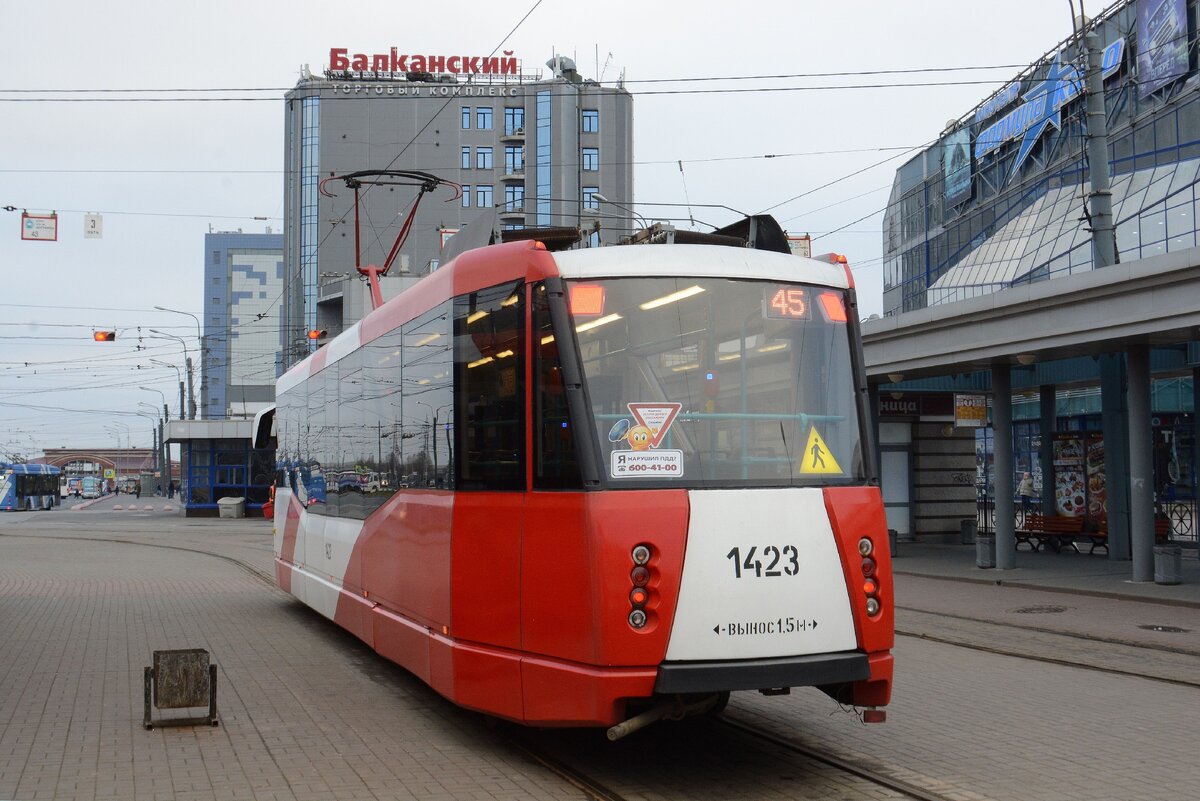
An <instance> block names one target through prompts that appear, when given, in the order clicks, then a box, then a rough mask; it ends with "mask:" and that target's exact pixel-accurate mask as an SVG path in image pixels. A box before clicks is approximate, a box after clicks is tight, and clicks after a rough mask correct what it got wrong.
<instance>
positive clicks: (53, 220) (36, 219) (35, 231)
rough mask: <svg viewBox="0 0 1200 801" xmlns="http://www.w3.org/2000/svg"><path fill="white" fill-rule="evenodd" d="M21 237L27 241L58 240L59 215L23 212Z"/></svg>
mask: <svg viewBox="0 0 1200 801" xmlns="http://www.w3.org/2000/svg"><path fill="white" fill-rule="evenodd" d="M21 239H22V240H24V241H26V242H57V241H58V215H57V214H55V213H53V212H52V213H50V214H30V213H29V212H27V211H23V212H21Z"/></svg>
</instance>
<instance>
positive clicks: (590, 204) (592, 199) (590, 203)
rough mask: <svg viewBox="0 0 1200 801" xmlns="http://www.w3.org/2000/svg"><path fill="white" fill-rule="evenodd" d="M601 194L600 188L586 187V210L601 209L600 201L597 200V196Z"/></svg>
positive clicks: (584, 200)
mask: <svg viewBox="0 0 1200 801" xmlns="http://www.w3.org/2000/svg"><path fill="white" fill-rule="evenodd" d="M599 193H600V187H598V186H585V187H584V188H583V198H582V199H583V207H584V208H585V209H598V208H600V201H599V200H596V195H598V194H599Z"/></svg>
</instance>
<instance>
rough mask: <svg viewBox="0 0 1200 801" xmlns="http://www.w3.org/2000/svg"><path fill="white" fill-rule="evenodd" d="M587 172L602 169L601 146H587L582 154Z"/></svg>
mask: <svg viewBox="0 0 1200 801" xmlns="http://www.w3.org/2000/svg"><path fill="white" fill-rule="evenodd" d="M581 158H582V161H583V169H584V171H585V172H595V171H596V170H598V169H600V148H598V147H585V148H584V149H583V153H582V154H581Z"/></svg>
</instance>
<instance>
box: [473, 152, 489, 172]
mask: <svg viewBox="0 0 1200 801" xmlns="http://www.w3.org/2000/svg"><path fill="white" fill-rule="evenodd" d="M475 167H476V169H480V170H490V169H491V168H492V149H491V148H490V147H477V148H475Z"/></svg>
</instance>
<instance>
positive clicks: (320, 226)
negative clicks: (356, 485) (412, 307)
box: [280, 57, 633, 365]
mask: <svg viewBox="0 0 1200 801" xmlns="http://www.w3.org/2000/svg"><path fill="white" fill-rule="evenodd" d="M556 65H557V66H555V67H553V68H552V69H551V72H550V73H549V74H546V75H543V73H542V71H540V70H538V71H530V72H524V71H523V69H522V71H521V72H520V74H505V75H501V74H487V75H484V74H476V75H469V76H468V75H466V74H461V75H460V74H431V73H418V72H410V73H374V72H370V71H368V72H349V73H348V72H327V73H325V74H324V75H322V76H314V75H306V76H305V77H304V78H303V79H302V80H301V81H300V82H299V83H298V84H297V85H296V87H295V88H294V89H292V90H291V91H290V92H288V93H287V95H286V97H285V103H284V117H285V127H284V158H285V166H286V169H285V174H286V176H287V177H286V181H285V187H286V191H285V195H284V219H285V223H284V231H285V237H284V263H285V265H286V268H285V275H286V276H287V277H288V278H287V281H286V292H285V297H284V301H283V319H282V320H281V321H280V325H281V330H282V334H281V335H282V336H283V338H284V341H285V343H286V345H287V347H286V349H285V361H286V365H291V364H293V363H295V362H296V361H298V360H299V359H300V358H303V357H304V356H306V355H307V354H308V353H309V352H310V351H311V350H312V349H313V348H314V344H313V342H312V341H311V340H309V339H307V336H306V335H307V334H308V333H309V332H312V331H325V332H326V334H327V336H328V337H334V336H336V335H337V334H339V333H340V332H341V331H343V330H345V328H347V327H348V326H350V325H352V324H353V323H354V322H356V321H357V320H359V319H361V317H362V316H364V314H365V313H366V312H367V311H370V306H369V301H368V299H367V298H366V297H365V294H364V293H365V290H364V288H363V287H364V285H363V284H362V283H361V282H360V281H359V280H358V275H357V274H356V273H355V265H356V264H362V265H366V264H375V265H379V266H382V265H383V264H384V262H385V260H386V259H387V258H388V254H389V252H390V250H391V246H392V243H393V241H394V240H395V237H396V234H397V233H398V231H399V229H400V226H401V224H402V223H403V222H404V220H405V219H406V217H407V215H408V213H409V209H410V208H411V206H412V202H413V198H414V197H415V196H416V193H417V192H416V188H415V187H412V186H376V187H369V186H367V185H364V186H363V190H362V193H361V195H362V203H361V207H360V209H359V211H360V217H361V231H360V232H359V236H358V237H356V232H355V230H354V220H355V218H354V192H353V190H351V189H349V188H348V187H347V186H346V185H345V182H344V181H341V180H333V181H327V182H326V183H325V185H324V191H322V190H321V186H320V181H322V180H327V179H329V178H330V176H338V175H344V174H346V173H351V172H356V171H359V170H368V169H389V170H417V171H421V172H426V173H432V174H434V175H436V176H437V177H438V178H441V179H443V180H446V181H450V182H453V183H456V184H458V185H459V186H461V187H462V189H463V194H462V196H461V198H458V199H455V198H454V196H453V195H452V194H451V191H452V190H451V189H450V188H448V187H442V188H440V189H438V190H436V191H435V192H434V193H433V194H431V195H430V196H429V197H427V198H425V199H424V200H422V202H421V204H420V206H419V207H418V209H417V212H416V215H415V217H414V218H413V220H412V227H411V231H410V234H409V237H408V239H407V241H406V242H405V243H404V245H403V246H402V247H401V248H400V249H399V251H398V252H397V254H396V257H395V260H394V263H393V266H392V268H391V270H390V272H389V275H388V278H387V280H386V281H385V284H384V286H383V295H384V298H385V299H387V298H389V297H391V296H392V295H394V294H396V293H397V292H399V291H402V289H403V286H405V285H407V283H411V282H413V281H415V280H416V278H417V277H419V276H420V275H422V274H424V273H426V272H428V271H430V270H432V269H436V267H437V266H438V264H439V263H440V261H441V255H442V247H443V245H444V244H445V242H446V240H447V239H448V238H449V237H450V236H451V235H452V234H453V233H455V232H457V231H459V230H461V229H463V228H464V227H467V226H469V225H471V224H473V223H474V221H476V220H483V219H488V220H490V219H492V216H493V214H495V216H496V219H497V221H498V222H497V224H498V225H499V226H500V227H502V228H505V229H522V228H525V227H526V226H530V227H532V226H566V227H578V228H585V227H591V226H592V225H593V224H594V223H596V222H597V221H599V222H600V223H601V225H602V230H601V235H602V236H603V238H604V241H605V242H609V243H611V242H615V241H617V240H618V239H619V238H620V237H621V236H623V235H628V233H629V230H630V228H631V227H632V223H631V222H628V221H627V220H625V219H622V217H623V215H622V214H607V213H606V214H601V213H598V212H596V211H595V210H590V209H586V208H585V207H584V197H583V189H584V186H585V185H586V186H588V187H593V188H596V191H599V192H601V193H603V195H604V196H605V197H608V198H610V199H611V200H612V201H613V203H615V204H618V205H619V206H629V205H631V204H632V201H633V98H632V96H631V95H630V94H629V92H627V91H625V89H624V88H622V87H620V86H617V87H612V86H602V85H601V84H599V83H598V82H597V81H594V80H588V79H585V78H584V77H583V76H582V75H580V74H579V72H578V71H577V70H576V69H575V68H574V65H573V64H572V63H571V62H570V60H569V59H565V58H562V57H560V58H559V59H557V60H556ZM585 153H586V159H587V166H586V167H585V166H584V159H585ZM447 200H449V201H451V202H443V201H447ZM356 241H358V242H359V245H358V247H359V252H358V253H356V252H355V243H356ZM389 284H390V285H389Z"/></svg>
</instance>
